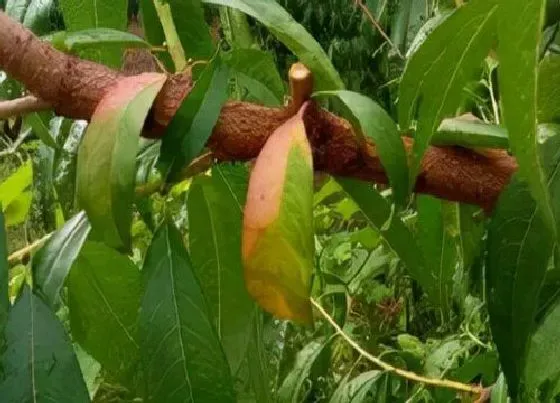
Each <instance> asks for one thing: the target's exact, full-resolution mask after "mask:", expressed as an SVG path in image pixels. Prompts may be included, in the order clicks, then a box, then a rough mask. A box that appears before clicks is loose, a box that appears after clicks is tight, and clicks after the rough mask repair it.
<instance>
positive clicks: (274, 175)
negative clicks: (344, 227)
mask: <svg viewBox="0 0 560 403" xmlns="http://www.w3.org/2000/svg"><path fill="white" fill-rule="evenodd" d="M242 257H243V262H244V266H245V282H246V285H247V289H248V290H249V293H250V294H251V295H252V296H253V298H255V299H256V301H257V302H258V303H259V304H260V305H261V306H262V307H263V308H264V309H265V310H267V311H268V312H270V313H272V314H273V315H275V316H276V317H278V318H282V319H290V320H293V321H297V322H300V323H310V322H311V320H312V315H311V304H310V301H309V295H310V288H311V275H312V272H313V261H314V238H313V161H312V155H311V148H310V146H309V142H308V140H307V137H306V135H305V126H304V124H303V120H302V118H301V116H300V115H297V116H294V117H293V118H291V119H289V120H288V121H287V122H286V123H284V124H283V125H282V126H281V127H279V128H278V129H277V130H276V131H275V132H274V133H273V134H272V136H270V138H269V139H268V141H267V143H266V144H265V146H264V148H263V149H262V151H261V153H260V155H259V156H258V158H257V161H256V164H255V167H254V169H253V172H252V173H251V178H250V180H249V190H248V192H247V203H246V205H245V217H244V222H243V240H242Z"/></svg>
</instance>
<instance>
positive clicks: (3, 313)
mask: <svg viewBox="0 0 560 403" xmlns="http://www.w3.org/2000/svg"><path fill="white" fill-rule="evenodd" d="M9 306H10V300H9V299H8V243H7V240H6V228H5V226H4V214H3V213H2V211H1V209H0V352H2V347H3V346H4V344H3V336H2V335H3V334H4V327H5V325H6V321H7V319H8V308H9ZM1 368H2V367H1V366H0V370H1Z"/></svg>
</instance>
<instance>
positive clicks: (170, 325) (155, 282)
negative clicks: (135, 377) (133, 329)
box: [138, 222, 235, 403]
mask: <svg viewBox="0 0 560 403" xmlns="http://www.w3.org/2000/svg"><path fill="white" fill-rule="evenodd" d="M142 272H143V276H144V284H145V288H146V291H145V294H144V297H143V299H142V303H141V310H140V316H139V325H138V334H139V341H140V349H141V355H142V360H143V362H144V370H145V381H146V391H147V394H148V396H146V398H147V399H148V400H149V401H153V402H169V403H174V402H184V401H189V400H190V401H194V402H201V403H202V402H209V401H216V402H234V401H235V398H234V392H233V384H232V379H231V375H230V369H229V366H228V363H227V360H226V357H225V354H224V352H223V350H222V346H221V345H220V341H219V339H218V335H217V332H216V329H215V328H214V326H213V323H212V322H213V319H212V317H211V314H210V310H209V309H208V306H207V303H206V301H205V298H204V295H203V292H202V289H201V288H200V285H199V281H198V279H197V278H196V277H195V275H194V272H193V268H192V264H191V261H190V258H189V255H188V253H187V251H186V249H185V247H184V245H183V239H182V238H181V234H180V233H179V231H178V230H177V229H176V228H175V227H174V226H173V224H171V223H169V222H164V223H163V224H162V226H161V227H160V228H159V229H158V230H157V231H156V233H155V235H154V238H153V240H152V244H151V245H150V247H149V248H148V252H147V255H146V259H145V261H144V268H143V270H142Z"/></svg>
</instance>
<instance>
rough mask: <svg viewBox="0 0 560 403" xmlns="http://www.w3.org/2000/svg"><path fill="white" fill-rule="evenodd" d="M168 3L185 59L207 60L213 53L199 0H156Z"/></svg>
mask: <svg viewBox="0 0 560 403" xmlns="http://www.w3.org/2000/svg"><path fill="white" fill-rule="evenodd" d="M156 1H159V2H162V3H166V4H169V6H170V7H171V15H172V16H173V23H174V25H175V29H176V30H177V35H178V36H179V39H180V40H181V45H182V46H183V50H184V51H185V56H186V58H187V59H189V58H192V59H193V60H207V59H209V58H210V57H211V56H212V54H213V53H214V45H213V44H212V37H211V36H210V27H209V26H208V25H207V24H206V22H205V20H204V10H203V8H202V2H201V0H156Z"/></svg>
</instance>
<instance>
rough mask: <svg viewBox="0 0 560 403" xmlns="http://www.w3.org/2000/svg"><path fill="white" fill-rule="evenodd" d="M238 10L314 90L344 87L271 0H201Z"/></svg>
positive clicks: (309, 38) (318, 50) (303, 32)
mask: <svg viewBox="0 0 560 403" xmlns="http://www.w3.org/2000/svg"><path fill="white" fill-rule="evenodd" d="M203 2H204V3H206V4H217V5H220V6H227V7H231V8H235V9H237V10H240V11H241V12H243V13H245V14H247V15H249V16H251V17H253V18H255V19H257V20H258V21H259V22H261V23H262V24H264V25H265V26H266V27H267V28H268V29H269V30H270V32H271V33H272V34H273V35H274V36H276V37H277V38H278V40H280V41H281V42H282V43H284V45H286V47H288V49H290V50H291V51H292V52H293V53H294V54H295V55H296V56H297V57H298V58H299V60H300V61H301V62H302V63H304V64H305V65H306V67H307V68H309V70H311V72H312V73H313V76H314V82H315V85H316V88H317V90H340V89H342V88H343V87H344V85H343V83H342V80H341V79H340V76H339V75H338V73H337V71H336V70H335V68H334V67H333V65H332V63H331V61H330V60H329V57H328V56H327V54H326V53H325V51H324V50H323V49H322V48H321V45H319V44H318V43H317V41H315V39H314V38H313V37H312V36H311V35H310V34H309V33H308V32H307V31H306V30H305V28H304V27H303V26H301V25H300V24H298V23H297V22H296V21H295V20H294V19H293V17H292V16H291V15H290V14H289V13H288V12H287V11H286V10H285V9H283V8H282V6H281V5H280V4H279V3H277V2H275V1H272V0H265V1H258V2H257V1H251V0H203Z"/></svg>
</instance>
